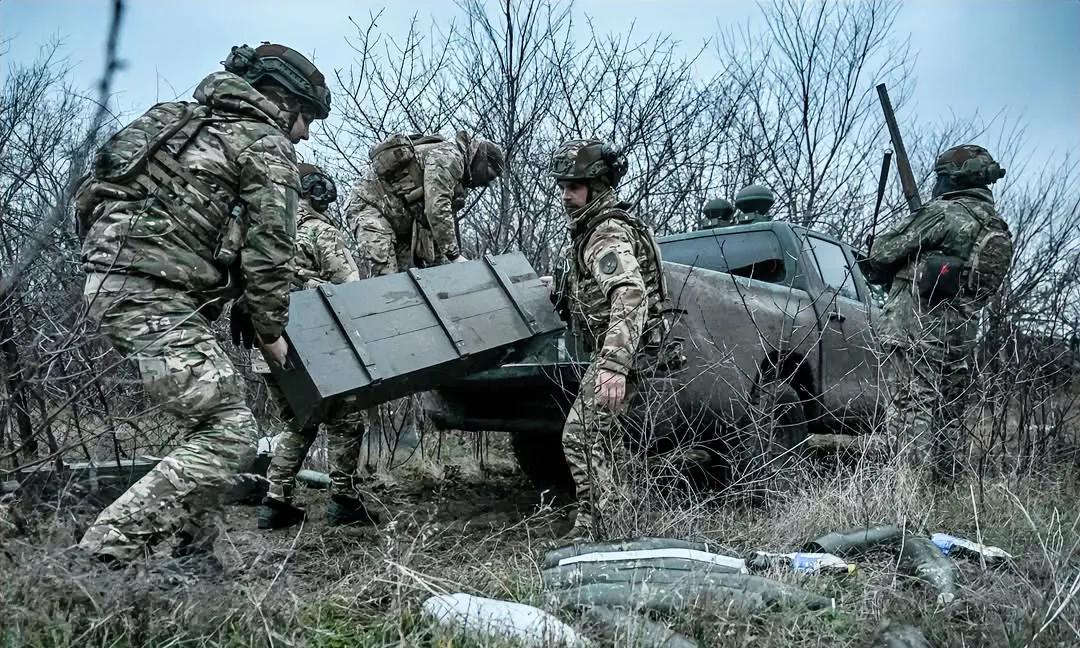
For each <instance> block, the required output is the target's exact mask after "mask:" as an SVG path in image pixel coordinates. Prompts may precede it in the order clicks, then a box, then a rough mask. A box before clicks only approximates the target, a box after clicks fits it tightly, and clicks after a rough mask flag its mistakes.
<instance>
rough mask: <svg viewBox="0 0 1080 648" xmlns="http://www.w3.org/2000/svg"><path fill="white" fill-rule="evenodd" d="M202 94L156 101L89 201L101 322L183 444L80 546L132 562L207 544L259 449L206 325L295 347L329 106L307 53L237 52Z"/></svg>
mask: <svg viewBox="0 0 1080 648" xmlns="http://www.w3.org/2000/svg"><path fill="white" fill-rule="evenodd" d="M224 66H225V70H226V71H224V72H216V73H213V74H211V75H209V76H208V77H206V78H205V79H203V81H202V82H201V83H200V84H199V85H198V87H197V88H196V89H195V100H196V102H195V103H191V102H169V103H164V104H158V105H156V106H154V107H153V108H151V109H150V110H149V111H148V112H147V113H146V114H144V115H143V116H142V117H140V118H139V119H136V120H135V121H134V122H133V123H132V124H131V125H129V126H128V127H126V128H124V129H123V130H121V131H120V132H119V133H117V134H116V135H115V136H114V137H113V138H112V139H110V140H109V142H107V143H106V144H105V145H104V146H103V147H102V148H101V150H99V151H98V154H97V157H96V159H95V164H94V172H93V175H92V176H91V177H90V178H89V179H88V180H87V181H85V182H84V184H83V186H82V188H81V190H80V192H79V194H78V196H77V198H76V205H77V215H78V219H79V232H80V235H81V236H83V248H82V261H83V265H84V268H85V270H86V272H87V279H86V285H85V288H84V294H85V298H86V302H87V304H88V309H89V317H90V318H91V319H92V320H93V321H96V322H97V323H99V324H100V330H101V332H102V333H104V335H105V336H106V337H107V338H108V339H109V340H110V342H111V343H112V346H113V348H114V349H116V351H118V352H120V353H121V354H123V355H125V356H128V357H130V358H132V359H134V360H135V361H136V362H137V363H138V368H139V372H140V374H141V377H142V381H143V385H144V388H145V391H146V393H147V395H148V396H149V398H150V400H151V401H152V402H153V403H154V404H155V405H156V406H157V407H160V408H161V409H162V410H163V411H166V412H169V413H171V414H173V415H175V416H177V417H178V418H179V419H180V421H181V423H182V425H183V426H184V428H185V430H184V436H183V442H182V443H181V445H180V446H179V447H177V448H176V449H175V450H173V451H172V452H171V453H170V454H169V455H168V456H166V457H165V458H164V459H162V461H161V462H160V463H159V464H158V465H157V466H156V467H155V468H154V469H153V470H152V471H151V472H150V473H149V474H147V475H146V476H145V477H143V478H142V479H140V480H139V481H138V482H136V483H135V484H134V485H132V486H131V488H129V489H128V490H127V492H125V493H124V494H123V495H121V496H120V497H119V498H118V499H117V500H116V501H115V502H113V503H112V504H111V505H110V506H109V507H108V508H106V509H105V510H104V511H103V512H102V513H101V514H100V515H99V516H98V518H97V520H95V521H94V523H93V524H92V525H91V526H90V528H89V529H88V530H87V531H86V534H85V535H84V536H83V538H82V541H81V542H80V547H82V548H83V549H85V550H86V551H88V552H90V553H91V554H93V555H95V556H97V557H99V558H101V559H103V560H106V561H128V560H131V559H134V558H137V557H138V556H140V555H142V554H143V553H144V552H146V551H149V549H150V548H151V547H152V546H153V545H154V544H156V543H157V542H159V541H160V540H162V539H164V538H167V537H169V536H175V537H176V538H177V540H178V546H177V548H176V549H177V551H178V552H179V553H191V552H196V551H207V550H209V549H211V547H212V541H213V537H214V534H215V533H216V528H217V526H216V518H217V515H218V513H219V512H220V505H221V503H222V501H221V500H222V498H223V497H226V496H229V494H230V493H231V492H232V490H233V487H234V486H235V485H236V484H237V482H238V480H239V476H238V473H240V472H244V471H246V470H248V468H249V467H250V464H251V462H252V460H253V459H254V456H255V440H256V438H257V436H258V430H257V425H256V423H255V418H254V417H253V416H252V413H251V410H250V409H249V408H248V406H247V404H246V403H245V401H244V393H243V389H242V387H241V380H240V377H239V376H238V375H237V372H236V369H235V368H234V367H233V364H232V362H231V361H230V360H229V357H228V356H227V355H226V353H225V351H224V349H222V347H221V345H220V343H219V342H218V340H217V338H215V336H214V334H213V332H212V331H211V329H210V323H211V322H212V321H214V320H215V319H217V317H218V316H219V315H220V314H221V311H222V308H223V306H224V305H225V304H226V303H227V302H228V301H229V300H230V299H232V298H235V297H239V298H240V299H241V300H242V301H243V302H244V303H246V305H247V312H249V313H250V317H251V326H252V328H253V330H254V334H255V336H256V337H257V339H258V342H259V344H260V346H261V348H262V349H263V351H264V352H265V353H266V354H267V356H268V357H269V358H270V359H272V360H273V361H275V362H278V363H281V362H283V361H284V358H285V356H286V353H287V351H288V346H287V344H286V343H285V340H284V339H283V338H282V337H281V333H282V331H283V329H284V327H285V324H286V322H287V320H288V309H289V282H290V280H291V279H292V271H291V267H290V259H292V256H293V245H294V243H293V241H294V239H295V236H296V207H297V200H298V195H299V189H300V184H299V178H298V177H297V171H296V154H295V151H294V149H293V145H294V144H295V143H297V142H299V141H300V140H304V139H307V137H308V128H309V125H310V124H311V123H312V122H313V120H316V119H323V118H325V117H326V116H327V115H328V114H329V112H330V93H329V91H328V89H327V87H326V82H325V80H324V78H323V75H322V73H321V72H319V70H318V69H317V68H316V67H315V66H314V65H312V64H311V62H310V61H308V60H307V59H306V58H304V57H303V56H302V55H300V54H299V53H298V52H296V51H295V50H292V49H290V48H288V47H284V46H282V45H276V44H270V43H264V44H262V45H260V46H259V47H258V48H256V49H254V50H253V49H252V48H250V47H248V46H246V45H244V46H241V47H233V48H232V51H231V53H230V54H229V56H228V57H227V58H226V60H225V61H224Z"/></svg>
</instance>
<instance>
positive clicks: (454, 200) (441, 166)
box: [346, 132, 505, 439]
mask: <svg viewBox="0 0 1080 648" xmlns="http://www.w3.org/2000/svg"><path fill="white" fill-rule="evenodd" d="M369 158H370V162H371V164H370V168H369V170H368V173H367V174H366V175H365V176H364V178H362V179H361V180H360V182H359V183H358V184H357V185H356V186H355V187H354V188H353V191H352V194H351V196H350V198H349V204H348V205H347V206H346V222H348V224H349V226H350V227H351V228H352V231H353V235H354V236H355V237H356V245H357V248H356V249H357V262H358V265H359V266H360V277H361V278H362V279H367V278H369V277H378V276H382V275H387V274H393V273H395V272H405V271H406V270H408V269H409V268H413V267H427V266H434V265H439V264H441V263H445V262H447V261H468V259H467V258H466V257H465V255H463V254H462V253H461V245H460V244H459V242H458V238H457V229H456V225H455V224H456V218H457V216H456V215H457V212H458V211H460V210H461V208H462V207H463V206H464V205H465V198H466V196H467V194H468V190H469V189H470V188H478V187H484V186H487V185H488V184H490V183H491V182H492V181H494V180H495V178H497V177H499V176H500V175H501V174H502V170H503V166H504V165H505V160H504V157H503V152H502V149H500V148H499V147H498V146H497V145H496V144H494V143H493V142H489V141H487V140H484V139H481V138H479V137H474V136H471V135H469V134H468V133H465V132H458V133H457V134H456V136H455V137H454V138H453V139H452V140H444V139H443V138H442V137H440V136H438V135H395V136H393V137H390V138H388V139H386V140H384V141H383V142H380V143H379V144H377V145H375V146H373V147H372V149H371V151H370V155H369ZM414 398H415V397H414ZM416 402H417V401H415V400H414V401H413V402H412V403H409V404H408V405H406V404H405V402H404V401H395V402H391V403H386V404H384V405H382V406H379V407H372V408H370V409H369V410H368V413H367V415H368V419H369V423H370V424H371V425H370V428H371V432H370V433H371V434H372V435H373V438H376V439H381V438H384V436H385V435H384V433H383V432H382V423H383V421H394V422H393V423H391V424H390V425H389V426H388V427H389V428H391V429H395V430H398V431H400V430H403V429H405V430H406V432H407V433H411V435H413V436H414V437H415V430H413V429H412V426H410V425H407V424H406V423H405V422H404V421H402V422H401V423H400V424H398V423H397V422H396V419H397V418H399V417H408V416H410V414H411V412H412V411H413V406H414V405H415V404H416ZM380 410H382V411H381V412H380Z"/></svg>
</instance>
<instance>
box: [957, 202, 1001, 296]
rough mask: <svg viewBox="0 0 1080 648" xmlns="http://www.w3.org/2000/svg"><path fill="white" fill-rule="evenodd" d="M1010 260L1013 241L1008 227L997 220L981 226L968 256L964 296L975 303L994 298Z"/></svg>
mask: <svg viewBox="0 0 1080 648" xmlns="http://www.w3.org/2000/svg"><path fill="white" fill-rule="evenodd" d="M1012 257H1013V241H1012V236H1011V235H1010V233H1009V230H1008V228H1007V227H1003V226H1002V223H1001V221H998V220H994V221H993V222H991V223H988V224H984V225H983V229H982V232H981V233H980V234H979V238H977V239H976V240H975V245H974V246H972V248H971V254H970V255H969V256H968V267H967V282H966V285H965V288H966V289H967V292H968V294H969V295H971V296H972V297H974V298H975V299H979V300H983V299H989V298H990V297H992V296H994V295H995V294H996V293H997V292H998V291H999V290H1000V289H1001V286H1002V284H1004V283H1005V276H1006V275H1007V274H1009V268H1010V267H1011V266H1012Z"/></svg>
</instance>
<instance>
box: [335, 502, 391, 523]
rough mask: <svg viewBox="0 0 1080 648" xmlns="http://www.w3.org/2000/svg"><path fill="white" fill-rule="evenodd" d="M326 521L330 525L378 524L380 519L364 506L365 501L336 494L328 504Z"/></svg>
mask: <svg viewBox="0 0 1080 648" xmlns="http://www.w3.org/2000/svg"><path fill="white" fill-rule="evenodd" d="M326 523H327V524H328V525H329V526H349V525H353V524H355V525H360V526H378V524H379V520H378V518H377V517H376V516H374V515H372V513H371V511H369V510H368V509H367V507H366V506H364V502H363V501H361V500H359V499H353V498H351V497H340V496H334V497H332V498H331V499H330V503H329V504H328V505H327V506H326Z"/></svg>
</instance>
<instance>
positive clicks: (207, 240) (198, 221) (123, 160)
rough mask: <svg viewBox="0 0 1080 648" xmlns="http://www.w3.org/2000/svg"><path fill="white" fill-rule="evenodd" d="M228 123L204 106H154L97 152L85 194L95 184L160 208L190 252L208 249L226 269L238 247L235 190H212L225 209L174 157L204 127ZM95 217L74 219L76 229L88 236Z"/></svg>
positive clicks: (239, 210) (239, 213)
mask: <svg viewBox="0 0 1080 648" xmlns="http://www.w3.org/2000/svg"><path fill="white" fill-rule="evenodd" d="M233 119H234V118H229V117H221V116H217V115H213V114H212V111H211V109H210V107H208V106H204V105H201V104H197V103H193V102H186V101H169V102H164V103H159V104H156V105H155V106H153V107H151V108H150V110H148V111H146V113H144V114H143V115H142V116H140V117H139V118H138V119H136V120H135V121H133V122H131V123H130V124H128V125H127V126H125V127H124V128H123V129H121V130H120V131H119V132H117V133H116V134H114V135H113V136H112V137H111V138H109V141H108V142H106V143H105V145H104V146H102V147H101V149H100V150H98V152H97V155H96V156H95V157H94V164H93V171H92V182H89V183H87V184H86V190H87V191H92V190H93V185H94V184H95V183H101V184H104V185H112V186H118V187H120V188H122V189H124V190H125V191H124V193H125V194H127V195H128V196H129V197H130V199H131V200H143V201H146V203H147V205H146V206H147V207H149V204H150V203H151V202H153V201H156V202H158V203H160V204H161V205H162V206H163V207H164V211H166V212H167V213H169V215H170V216H171V217H172V218H173V220H174V222H175V223H176V225H177V226H178V228H179V229H178V232H180V233H181V234H182V235H183V237H184V238H185V239H187V240H188V242H189V243H190V244H191V247H192V249H198V248H199V247H202V248H207V249H210V250H213V251H214V261H215V262H216V263H217V264H219V265H220V266H222V267H228V266H230V265H232V263H233V261H235V259H236V255H237V253H238V252H239V249H240V246H241V245H242V242H243V224H242V222H241V221H242V218H241V217H242V213H243V209H242V207H240V202H239V200H238V197H237V193H236V190H235V189H234V188H232V187H226V186H222V185H217V187H218V189H219V191H221V192H224V193H226V194H227V196H228V197H229V200H228V203H227V204H225V205H223V204H221V202H220V200H217V199H216V196H217V194H216V193H215V192H214V191H213V190H212V189H211V188H210V187H209V186H208V185H207V184H206V183H205V182H203V181H202V180H200V179H199V178H198V177H196V175H195V174H194V173H191V172H190V171H188V170H187V169H185V168H184V167H183V166H181V164H180V162H179V161H178V158H179V156H180V154H181V153H182V152H183V151H184V149H185V148H186V147H187V145H188V144H189V143H190V142H191V141H192V140H193V139H194V138H195V136H196V135H197V134H198V132H199V130H200V129H202V128H203V127H204V126H205V125H207V124H208V123H210V122H212V121H216V122H224V121H232V120H233ZM235 119H239V118H235ZM100 215H101V212H100V210H99V209H96V208H95V209H93V210H92V211H91V212H90V213H87V214H80V222H79V223H78V227H79V230H80V231H81V232H87V231H89V229H90V227H91V226H92V225H93V223H94V221H95V220H96V219H97V217H99V216H100ZM181 215H182V216H181Z"/></svg>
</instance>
